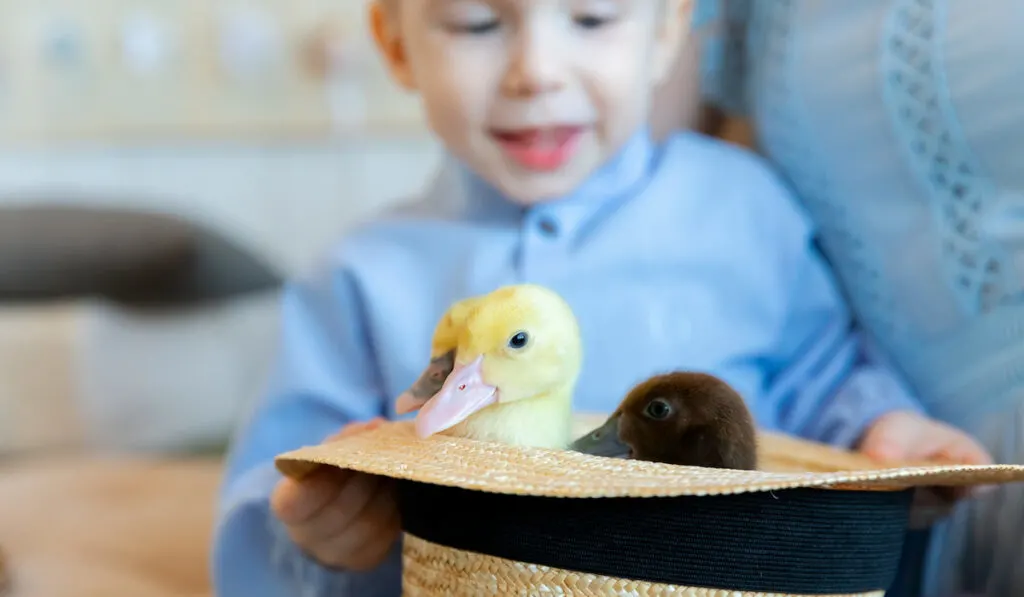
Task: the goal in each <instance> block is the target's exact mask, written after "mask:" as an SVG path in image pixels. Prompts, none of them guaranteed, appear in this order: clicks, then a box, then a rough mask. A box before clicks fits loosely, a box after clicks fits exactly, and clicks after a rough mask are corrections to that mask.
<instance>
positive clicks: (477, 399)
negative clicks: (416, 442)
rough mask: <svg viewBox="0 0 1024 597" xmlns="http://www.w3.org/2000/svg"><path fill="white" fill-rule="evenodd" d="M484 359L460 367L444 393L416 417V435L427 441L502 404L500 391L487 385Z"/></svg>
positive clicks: (450, 377) (436, 397) (426, 405)
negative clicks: (477, 413)
mask: <svg viewBox="0 0 1024 597" xmlns="http://www.w3.org/2000/svg"><path fill="white" fill-rule="evenodd" d="M483 363H484V357H483V355H481V356H479V357H477V358H476V360H474V361H473V362H472V363H469V364H467V365H456V366H455V368H454V369H453V370H452V372H451V374H450V375H448V379H446V380H445V382H444V385H443V386H441V390H440V391H439V392H438V393H437V394H435V395H434V396H433V397H432V398H431V399H430V400H427V402H426V404H424V405H423V407H422V408H421V409H420V411H419V413H418V414H417V415H416V433H417V435H419V436H420V437H421V438H427V437H430V436H431V435H433V434H435V433H439V432H441V431H444V430H445V429H448V428H450V427H454V426H455V425H458V424H459V423H461V422H462V421H465V420H466V419H467V418H469V416H470V415H472V414H473V413H475V412H478V411H480V410H482V409H484V408H486V407H488V406H490V405H492V404H495V403H496V402H497V401H498V388H496V387H494V386H492V385H488V384H486V383H484V380H483Z"/></svg>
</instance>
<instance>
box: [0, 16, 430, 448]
mask: <svg viewBox="0 0 1024 597" xmlns="http://www.w3.org/2000/svg"><path fill="white" fill-rule="evenodd" d="M365 4H366V2H365V1H364V0H358V1H357V0H344V1H337V0H332V1H329V2H328V1H321V0H289V1H288V2H281V1H279V0H174V1H173V2H167V1H166V0H3V1H0V217H2V208H3V207H4V206H5V205H13V204H23V203H35V202H58V203H72V204H87V205H108V206H120V207H134V208H146V209H155V210H160V211H166V212H171V213H176V214H180V215H185V216H187V217H189V218H192V219H195V220H197V221H200V222H202V223H204V224H206V225H208V226H211V227H213V228H214V229H215V230H217V231H218V232H221V233H223V234H226V235H228V236H230V237H231V238H233V239H234V240H236V241H238V242H240V243H241V244H242V245H243V246H244V247H245V248H246V249H248V250H250V251H252V252H254V253H256V254H258V255H260V256H262V257H265V258H266V259H268V260H269V261H270V262H271V263H272V264H273V265H275V266H277V267H278V268H279V269H280V270H281V271H282V273H284V274H285V275H294V274H297V273H299V272H300V271H301V270H302V269H303V268H305V267H306V266H307V265H308V264H309V263H310V261H311V260H312V259H313V258H314V257H316V256H317V255H319V254H320V253H322V252H323V251H324V250H325V249H326V247H327V246H328V245H330V244H331V243H332V242H333V241H334V240H335V239H336V238H337V237H338V236H339V235H340V234H342V233H343V232H344V231H345V230H346V229H347V228H348V227H350V226H352V225H353V224H355V223H357V222H359V221H362V220H363V219H365V218H368V217H371V216H372V214H373V213H375V212H376V211H378V210H380V209H382V208H384V207H386V206H388V205H389V204H391V203H394V202H396V201H400V200H402V199H404V198H405V197H408V196H409V195H412V194H414V193H416V192H417V191H418V190H419V189H420V188H421V187H422V185H423V184H424V183H425V182H426V180H427V179H428V178H429V177H430V176H431V174H432V172H433V171H434V169H435V167H436V165H437V159H438V151H437V146H436V143H435V142H434V141H433V140H431V139H430V137H429V135H428V134H427V132H426V129H425V127H424V125H423V123H422V119H421V116H420V112H419V109H418V105H417V103H416V100H415V98H413V97H410V96H408V95H406V94H403V93H401V92H400V91H398V90H397V89H396V88H395V87H394V86H393V85H392V84H391V82H390V81H389V80H388V78H387V75H386V73H385V71H384V69H383V68H382V67H381V64H380V62H379V60H378V58H377V56H376V55H375V54H374V52H373V48H372V46H371V45H370V40H369V37H368V35H367V32H366V28H365V26H364V22H365ZM275 301H276V297H275V296H254V297H244V298H240V299H238V300H234V301H229V302H227V303H224V304H218V305H212V306H209V307H206V308H203V309H190V310H181V311H177V312H162V313H158V314H154V313H142V312H133V311H131V310H128V309H124V308H122V307H119V306H117V305H110V304H104V303H101V302H98V301H94V300H81V301H72V302H68V303H61V304H57V305H28V306H25V305H4V304H2V303H0V454H2V453H4V452H10V451H17V450H34V449H44V448H54V447H62V448H72V449H82V448H88V449H118V450H141V449H147V450H152V449H156V450H165V449H184V448H190V447H195V446H197V445H204V444H206V443H210V442H214V443H216V442H218V441H224V440H225V439H226V437H227V435H228V434H229V433H230V430H231V428H232V427H233V425H234V423H235V421H237V419H238V418H239V417H240V416H243V415H244V413H245V412H246V410H247V407H248V404H249V403H250V402H251V401H252V400H253V399H255V398H256V397H257V396H258V395H259V391H260V389H261V387H262V383H263V381H264V379H265V375H266V371H267V369H268V367H269V366H270V363H271V362H272V357H273V350H274V346H275V334H276V330H277V327H276V326H277V321H276V315H277V313H276V309H275V307H276V304H275Z"/></svg>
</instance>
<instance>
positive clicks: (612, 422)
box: [569, 413, 633, 458]
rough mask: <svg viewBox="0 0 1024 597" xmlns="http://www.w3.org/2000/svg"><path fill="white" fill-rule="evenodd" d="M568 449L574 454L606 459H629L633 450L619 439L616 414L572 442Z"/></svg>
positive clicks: (617, 415) (617, 416)
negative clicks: (604, 457) (578, 453)
mask: <svg viewBox="0 0 1024 597" xmlns="http://www.w3.org/2000/svg"><path fill="white" fill-rule="evenodd" d="M569 448H570V449H571V450H574V451H576V452H582V453H584V454H591V455H593V456H606V457H608V458H630V457H632V454H633V449H632V448H630V447H629V445H628V444H626V443H624V442H623V441H622V439H620V438H619V414H618V413H616V414H614V415H612V416H610V417H608V420H607V421H605V422H604V424H603V425H601V426H600V427H598V428H597V429H594V430H593V431H591V432H590V433H587V434H586V435H584V436H583V437H581V438H579V439H577V440H576V441H574V442H573V443H572V445H571V446H569Z"/></svg>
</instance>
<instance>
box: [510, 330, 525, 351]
mask: <svg viewBox="0 0 1024 597" xmlns="http://www.w3.org/2000/svg"><path fill="white" fill-rule="evenodd" d="M529 341H530V337H529V336H527V335H526V332H516V334H515V335H513V336H512V337H511V338H509V339H508V346H509V348H514V349H516V350H519V349H520V348H522V347H524V346H526V343H527V342H529Z"/></svg>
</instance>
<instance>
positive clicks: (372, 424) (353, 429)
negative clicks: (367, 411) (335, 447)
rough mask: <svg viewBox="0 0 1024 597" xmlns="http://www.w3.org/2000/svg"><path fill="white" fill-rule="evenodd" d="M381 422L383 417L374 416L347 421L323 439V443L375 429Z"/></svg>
mask: <svg viewBox="0 0 1024 597" xmlns="http://www.w3.org/2000/svg"><path fill="white" fill-rule="evenodd" d="M383 422H384V419H383V418H382V417H376V418H374V419H370V420H369V421H356V422H353V423H349V424H348V425H345V426H344V427H342V428H341V431H339V432H338V433H335V434H334V435H332V436H330V437H328V438H327V439H326V440H324V443H330V442H335V441H338V440H339V439H342V438H344V437H349V436H350V435H354V434H356V433H359V432H361V431H370V430H372V429H376V428H377V427H380V425H381V423H383Z"/></svg>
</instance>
